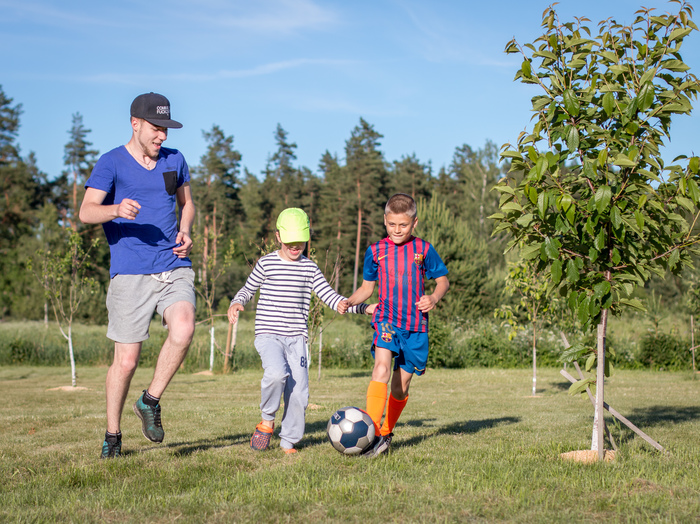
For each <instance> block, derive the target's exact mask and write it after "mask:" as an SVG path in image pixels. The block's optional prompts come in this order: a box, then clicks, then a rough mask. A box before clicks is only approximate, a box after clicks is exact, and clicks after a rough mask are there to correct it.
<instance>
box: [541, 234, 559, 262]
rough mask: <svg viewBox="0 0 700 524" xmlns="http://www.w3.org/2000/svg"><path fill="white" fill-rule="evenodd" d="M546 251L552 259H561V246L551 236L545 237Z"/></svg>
mask: <svg viewBox="0 0 700 524" xmlns="http://www.w3.org/2000/svg"><path fill="white" fill-rule="evenodd" d="M544 252H545V254H546V255H547V257H548V258H549V259H550V260H557V259H559V248H558V247H557V246H556V244H555V242H554V241H553V240H552V239H551V238H546V239H545V241H544Z"/></svg>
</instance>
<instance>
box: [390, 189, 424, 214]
mask: <svg viewBox="0 0 700 524" xmlns="http://www.w3.org/2000/svg"><path fill="white" fill-rule="evenodd" d="M384 214H385V215H388V214H393V215H408V217H409V218H416V215H417V214H418V208H417V207H416V201H415V200H413V198H412V197H411V195H407V194H406V193H396V194H395V195H393V196H392V197H391V198H390V199H389V200H388V201H387V203H386V206H384Z"/></svg>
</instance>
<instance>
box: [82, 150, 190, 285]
mask: <svg viewBox="0 0 700 524" xmlns="http://www.w3.org/2000/svg"><path fill="white" fill-rule="evenodd" d="M189 180H190V172H189V169H188V167H187V162H185V158H184V157H183V156H182V154H181V153H180V152H179V151H177V150H175V149H168V148H165V147H161V148H160V154H159V157H158V162H157V164H156V167H155V169H153V170H152V171H149V170H148V169H146V168H144V167H143V166H141V164H139V163H138V162H137V161H136V159H135V158H134V157H132V156H131V155H130V154H129V152H128V151H127V149H126V147H124V146H119V147H117V148H115V149H112V150H111V151H109V152H108V153H105V154H104V155H102V156H101V157H100V159H99V160H98V161H97V164H96V165H95V168H94V169H93V170H92V173H91V174H90V178H89V179H88V181H87V182H86V183H85V187H86V188H88V187H92V188H95V189H99V190H101V191H105V192H106V193H107V195H106V196H105V199H104V202H103V204H104V205H111V204H119V203H120V202H121V201H122V200H124V199H125V198H130V199H132V200H136V201H137V202H138V203H139V204H140V205H141V209H140V210H139V214H138V215H137V216H136V219H135V220H127V219H125V218H121V217H118V218H115V219H114V220H110V221H109V222H105V223H104V224H102V227H103V228H104V231H105V235H106V236H107V242H108V243H109V250H110V254H111V263H110V270H109V275H110V278H112V277H114V276H115V275H118V274H122V275H150V274H153V273H161V272H163V271H170V270H171V269H175V268H178V267H190V266H191V265H192V262H190V259H189V258H178V257H177V256H176V255H175V254H174V253H173V248H174V247H175V246H176V244H175V239H176V238H177V233H178V226H177V218H178V205H177V198H176V193H177V189H178V188H179V187H180V186H182V184H184V183H185V182H188V181H189Z"/></svg>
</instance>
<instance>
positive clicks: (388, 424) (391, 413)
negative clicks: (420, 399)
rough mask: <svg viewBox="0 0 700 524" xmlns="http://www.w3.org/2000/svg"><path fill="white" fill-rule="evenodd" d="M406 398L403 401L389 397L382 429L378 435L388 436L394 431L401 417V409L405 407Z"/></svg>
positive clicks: (392, 396)
mask: <svg viewBox="0 0 700 524" xmlns="http://www.w3.org/2000/svg"><path fill="white" fill-rule="evenodd" d="M407 400H408V397H406V398H405V399H403V400H396V399H395V398H394V395H391V394H390V395H389V404H388V405H387V407H386V417H385V418H384V424H383V425H382V429H381V430H380V431H379V434H380V435H388V434H389V433H391V432H392V431H394V426H396V422H397V421H398V420H399V417H400V416H401V412H402V411H403V408H404V407H405V406H406V401H407Z"/></svg>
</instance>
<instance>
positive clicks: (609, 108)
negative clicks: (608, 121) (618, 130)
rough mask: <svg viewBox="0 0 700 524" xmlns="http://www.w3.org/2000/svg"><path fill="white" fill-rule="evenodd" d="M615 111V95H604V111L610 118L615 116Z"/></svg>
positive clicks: (608, 93)
mask: <svg viewBox="0 0 700 524" xmlns="http://www.w3.org/2000/svg"><path fill="white" fill-rule="evenodd" d="M614 109H615V95H613V94H612V92H610V91H608V92H607V93H605V94H604V95H603V111H605V114H606V115H607V116H608V117H609V116H610V115H612V114H613V110H614Z"/></svg>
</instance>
